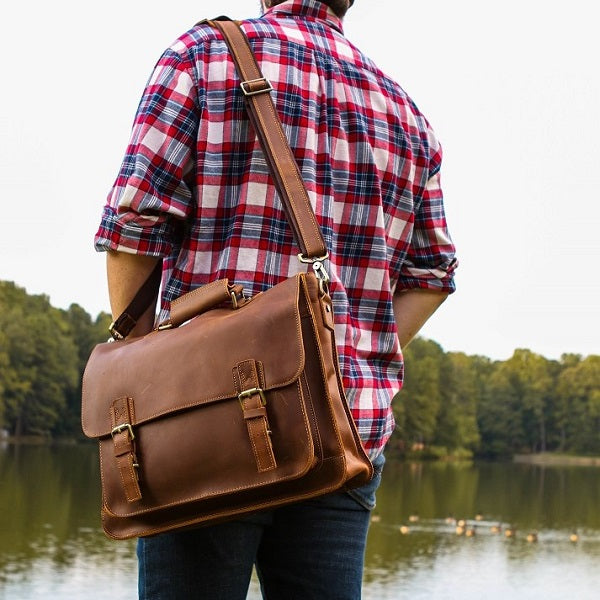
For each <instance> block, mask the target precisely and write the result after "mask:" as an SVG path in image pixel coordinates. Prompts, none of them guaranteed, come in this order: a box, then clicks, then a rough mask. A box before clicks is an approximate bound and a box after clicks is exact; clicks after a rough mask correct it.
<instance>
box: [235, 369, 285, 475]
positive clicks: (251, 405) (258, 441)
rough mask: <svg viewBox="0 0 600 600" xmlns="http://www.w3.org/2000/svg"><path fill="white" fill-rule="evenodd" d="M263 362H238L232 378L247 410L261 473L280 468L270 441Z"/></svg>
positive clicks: (241, 401)
mask: <svg viewBox="0 0 600 600" xmlns="http://www.w3.org/2000/svg"><path fill="white" fill-rule="evenodd" d="M259 369H260V366H259V364H258V363H257V362H256V361H255V360H246V361H244V362H241V363H239V364H238V365H237V366H236V368H235V369H234V370H233V381H234V383H235V387H236V390H237V392H238V394H239V396H238V398H239V401H240V404H241V406H242V410H243V412H244V420H245V421H246V427H247V429H248V436H249V438H250V444H251V445H252V451H253V452H254V458H255V460H256V467H257V469H258V472H259V473H264V472H265V471H271V470H272V469H275V468H277V461H276V460H275V454H274V452H273V445H272V443H271V430H270V429H269V420H268V417H267V407H266V399H265V395H264V394H263V391H262V389H260V388H261V385H262V384H261V378H260V376H259Z"/></svg>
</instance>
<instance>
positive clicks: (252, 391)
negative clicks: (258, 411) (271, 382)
mask: <svg viewBox="0 0 600 600" xmlns="http://www.w3.org/2000/svg"><path fill="white" fill-rule="evenodd" d="M255 394H258V395H259V396H260V403H261V405H262V406H266V405H267V397H266V396H265V392H264V391H263V390H262V389H260V388H251V389H249V390H244V391H243V392H241V393H240V394H238V400H239V402H240V406H241V407H242V409H243V408H244V399H245V398H250V397H251V396H254V395H255Z"/></svg>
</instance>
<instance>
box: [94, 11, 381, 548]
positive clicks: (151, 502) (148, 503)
mask: <svg viewBox="0 0 600 600" xmlns="http://www.w3.org/2000/svg"><path fill="white" fill-rule="evenodd" d="M210 23H211V24H212V25H213V26H215V27H218V28H219V30H220V31H221V32H222V34H223V36H224V38H225V40H226V42H227V44H228V45H229V47H230V50H231V52H232V56H233V57H234V61H235V63H236V67H237V69H238V74H239V76H240V79H241V81H242V83H241V92H240V93H242V92H243V93H244V96H245V99H246V106H247V109H248V113H249V116H250V119H251V122H252V123H253V126H254V129H255V130H256V132H257V134H258V137H259V139H260V142H261V145H262V147H263V150H264V153H265V155H266V157H267V160H268V162H269V166H270V169H271V172H272V174H273V177H274V180H275V185H276V187H277V189H278V192H279V196H280V198H281V199H282V202H283V205H284V208H285V212H286V216H287V219H288V221H289V222H290V225H291V226H292V229H293V232H294V235H295V238H296V240H297V242H298V244H299V246H300V249H301V251H302V253H301V254H300V255H299V258H300V259H301V260H302V261H304V262H306V263H308V264H310V265H312V270H310V272H307V273H301V274H298V275H296V276H294V277H291V278H289V279H286V280H284V281H283V282H282V283H279V284H278V285H275V286H274V287H272V288H270V289H268V290H267V291H265V292H263V293H261V294H258V295H256V296H255V297H253V298H250V299H248V298H245V297H244V296H243V294H242V293H241V289H240V287H239V286H235V285H232V284H230V283H229V282H228V281H227V280H218V281H214V282H212V283H210V284H208V285H205V286H203V287H201V288H198V289H196V290H193V291H191V292H189V293H188V294H185V295H184V296H182V297H180V298H178V299H177V300H175V301H174V302H173V303H172V309H171V313H170V318H169V320H168V321H167V322H165V323H162V324H160V325H159V326H158V328H157V329H155V330H154V331H152V332H151V333H149V334H148V335H145V336H143V337H134V338H129V339H126V338H127V334H128V333H129V332H130V331H131V329H132V328H133V326H134V325H135V323H136V320H137V318H139V316H140V315H141V314H142V313H143V312H144V310H145V309H146V307H147V306H148V305H149V304H150V303H152V302H153V301H154V298H155V294H156V291H157V287H158V281H159V279H160V266H157V269H155V271H154V272H153V274H152V275H151V276H150V277H149V279H148V281H147V282H146V284H145V285H144V286H142V288H141V289H140V291H139V292H138V294H137V295H136V297H135V298H134V300H133V301H132V303H131V304H130V305H129V307H128V308H127V310H126V311H125V313H123V315H121V316H120V317H119V318H118V319H117V320H116V322H115V323H113V326H112V327H111V332H112V333H113V337H114V338H116V339H117V341H113V342H107V343H104V344H99V345H98V346H96V347H95V348H94V350H93V351H92V354H91V356H90V358H89V360H88V363H87V366H86V369H85V373H84V377H83V397H82V426H83V431H84V433H85V434H86V435H87V436H88V437H90V438H96V439H98V441H99V447H100V471H101V480H102V510H101V514H102V523H103V528H104V531H105V533H106V534H107V535H108V536H109V537H111V538H114V539H126V538H131V537H136V536H148V535H153V534H156V533H160V532H164V531H169V530H173V529H179V528H186V527H192V526H198V525H201V524H206V523H215V522H219V521H223V520H227V519H231V518H235V517H237V516H241V515H244V514H248V513H252V512H257V511H260V510H264V509H268V508H274V507H277V506H281V505H284V504H288V503H291V502H296V501H300V500H303V499H308V498H311V497H315V496H318V495H322V494H326V493H329V492H334V491H336V490H341V489H350V488H352V487H357V486H360V485H364V484H365V483H367V482H368V481H369V480H370V479H371V477H372V473H373V469H372V465H371V463H370V461H369V459H368V457H367V456H366V454H365V452H364V450H363V447H362V444H361V442H360V439H359V437H358V434H357V431H356V427H355V425H354V422H353V420H352V416H351V414H350V410H349V408H348V405H347V402H346V398H345V395H344V390H343V386H342V381H341V377H340V372H339V366H338V361H337V354H336V345H335V339H334V325H333V308H332V303H331V298H330V296H329V291H328V286H327V282H328V277H327V273H326V271H325V269H324V266H323V261H324V260H325V258H326V256H327V248H326V246H325V242H324V240H323V236H322V233H321V230H320V228H319V226H318V224H317V221H316V219H315V216H314V213H313V211H312V208H311V206H310V202H309V199H308V195H307V193H306V189H305V187H304V183H303V182H302V178H301V176H300V173H299V169H298V167H297V164H296V162H295V160H294V157H293V155H292V153H291V150H290V148H289V145H288V143H287V140H286V139H285V135H284V134H283V130H282V127H281V123H280V122H279V119H278V117H277V116H276V112H275V109H274V105H273V102H272V100H271V97H270V95H269V93H268V91H269V90H270V84H269V82H268V81H267V80H266V79H265V78H264V77H263V75H262V73H261V72H260V69H259V67H258V65H257V64H256V61H255V59H254V56H253V54H252V51H251V49H250V46H249V44H248V42H247V39H246V37H245V34H244V33H243V32H242V31H241V29H240V28H239V27H238V25H237V24H236V23H234V22H232V21H211V22H210ZM148 297H149V298H150V300H148Z"/></svg>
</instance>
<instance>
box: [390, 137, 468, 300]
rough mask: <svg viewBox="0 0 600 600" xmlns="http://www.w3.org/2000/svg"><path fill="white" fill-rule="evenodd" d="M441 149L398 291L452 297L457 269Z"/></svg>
mask: <svg viewBox="0 0 600 600" xmlns="http://www.w3.org/2000/svg"><path fill="white" fill-rule="evenodd" d="M440 166H441V149H439V148H438V151H437V152H436V154H435V155H434V157H433V160H432V168H431V169H430V171H429V173H430V175H429V178H428V180H427V183H426V185H425V188H424V190H423V193H422V197H421V202H420V203H419V204H418V206H417V208H416V210H415V215H414V223H413V232H412V237H411V240H410V243H409V245H408V249H407V252H406V256H405V258H404V261H403V263H402V267H401V269H400V277H399V279H398V284H397V287H396V289H397V290H398V291H401V290H406V289H412V288H424V289H432V290H439V291H444V292H449V293H452V292H454V290H455V289H456V286H455V283H454V271H455V269H456V267H457V266H458V261H457V259H456V256H455V248H454V244H453V242H452V239H451V237H450V233H449V232H448V227H447V223H446V214H445V211H444V198H443V193H442V187H441V184H440Z"/></svg>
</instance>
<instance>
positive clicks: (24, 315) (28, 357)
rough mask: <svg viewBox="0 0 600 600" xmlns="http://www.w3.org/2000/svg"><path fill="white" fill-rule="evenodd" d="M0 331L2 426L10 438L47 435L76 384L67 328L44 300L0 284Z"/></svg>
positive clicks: (11, 286)
mask: <svg viewBox="0 0 600 600" xmlns="http://www.w3.org/2000/svg"><path fill="white" fill-rule="evenodd" d="M0 331H3V332H4V340H3V341H4V344H5V348H4V353H5V354H6V355H7V356H8V360H7V361H5V364H4V363H3V370H2V373H1V376H0V379H1V381H2V388H3V395H2V401H3V413H4V424H5V426H6V427H7V428H8V430H9V432H10V433H12V434H14V435H26V434H44V435H45V434H49V432H50V431H51V430H52V429H53V427H55V426H56V424H57V422H58V421H59V419H60V417H61V414H62V411H63V408H64V405H65V398H66V394H67V393H68V392H69V391H70V390H71V389H72V388H74V387H75V386H76V382H77V376H78V371H77V354H76V348H75V345H74V343H73V340H72V339H71V337H70V331H69V327H68V324H67V323H66V321H65V319H64V317H63V315H62V313H61V311H59V310H58V309H55V308H53V307H52V306H50V303H49V300H48V298H47V297H46V296H29V295H28V294H27V293H26V292H25V290H23V289H21V288H19V287H17V286H15V285H14V284H13V283H10V282H0Z"/></svg>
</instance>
